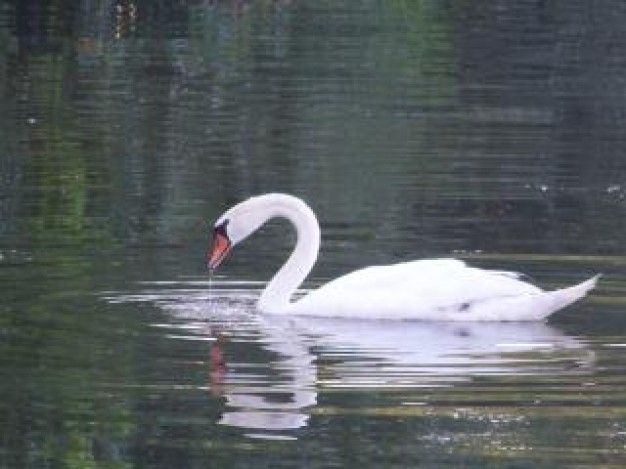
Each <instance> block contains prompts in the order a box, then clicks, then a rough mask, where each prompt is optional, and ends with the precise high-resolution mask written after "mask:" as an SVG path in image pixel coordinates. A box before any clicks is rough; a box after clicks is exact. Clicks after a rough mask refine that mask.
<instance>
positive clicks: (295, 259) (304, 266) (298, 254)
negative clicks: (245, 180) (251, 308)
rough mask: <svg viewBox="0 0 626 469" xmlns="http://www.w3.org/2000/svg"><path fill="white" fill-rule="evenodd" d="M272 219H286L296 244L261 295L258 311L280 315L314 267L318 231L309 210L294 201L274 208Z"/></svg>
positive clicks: (293, 199)
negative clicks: (294, 234)
mask: <svg viewBox="0 0 626 469" xmlns="http://www.w3.org/2000/svg"><path fill="white" fill-rule="evenodd" d="M274 217H282V218H286V219H287V220H289V221H290V222H291V223H292V224H293V226H294V227H295V229H296V245H295V247H294V250H293V251H292V253H291V255H290V256H289V258H288V259H287V261H286V262H285V264H284V265H283V266H282V267H281V268H280V270H279V271H278V272H277V273H276V274H275V275H274V277H273V278H272V279H271V280H270V282H269V283H268V284H267V287H266V288H265V290H264V291H263V293H262V294H261V298H260V299H259V309H260V310H261V311H264V312H270V313H283V312H288V310H289V307H290V306H291V305H292V303H291V298H292V296H293V294H294V293H295V291H296V289H297V288H298V287H299V286H300V285H301V284H302V282H303V281H304V279H305V278H306V277H307V275H308V274H309V272H310V271H311V269H312V268H313V266H314V265H315V261H316V260H317V255H318V251H319V247H320V228H319V224H318V222H317V218H316V217H315V214H314V213H313V211H312V210H311V209H310V208H309V206H308V205H306V204H305V203H304V202H302V201H301V200H299V199H296V198H288V199H285V200H284V201H282V202H281V203H280V204H278V205H276V207H275V208H274V210H273V212H272V214H271V215H270V217H269V218H274Z"/></svg>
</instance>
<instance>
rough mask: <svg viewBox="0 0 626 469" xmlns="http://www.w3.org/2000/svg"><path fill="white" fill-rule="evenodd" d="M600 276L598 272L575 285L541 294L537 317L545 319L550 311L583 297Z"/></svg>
mask: <svg viewBox="0 0 626 469" xmlns="http://www.w3.org/2000/svg"><path fill="white" fill-rule="evenodd" d="M601 276H602V274H598V275H595V276H593V277H591V278H590V279H588V280H585V281H584V282H581V283H579V284H577V285H574V286H571V287H567V288H561V289H560V290H554V291H550V292H545V293H543V294H541V295H540V296H541V298H540V301H541V305H540V306H539V305H538V306H539V307H538V308H537V310H536V311H537V313H538V315H539V317H537V319H545V318H547V317H548V316H550V315H551V314H552V313H555V312H556V311H558V310H560V309H562V308H565V307H566V306H569V305H571V304H572V303H574V302H576V301H578V300H580V299H581V298H583V297H584V296H585V295H587V293H589V291H590V290H592V289H593V288H595V286H596V283H597V282H598V279H599V278H600V277H601Z"/></svg>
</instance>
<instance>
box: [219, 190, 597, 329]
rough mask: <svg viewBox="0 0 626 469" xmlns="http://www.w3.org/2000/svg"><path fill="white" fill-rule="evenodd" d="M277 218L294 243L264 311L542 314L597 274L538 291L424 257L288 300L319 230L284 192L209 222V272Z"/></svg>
mask: <svg viewBox="0 0 626 469" xmlns="http://www.w3.org/2000/svg"><path fill="white" fill-rule="evenodd" d="M273 217H284V218H287V219H288V220H289V221H291V222H292V223H293V225H294V226H295V227H296V232H297V235H298V240H297V243H296V247H295V249H294V251H293V253H292V254H291V256H290V257H289V259H288V260H287V262H286V263H285V265H284V266H283V267H282V268H281V269H280V270H279V271H278V273H277V274H276V275H275V276H274V278H273V279H272V280H271V281H270V283H269V284H268V285H267V287H266V288H265V290H264V291H263V293H262V295H261V298H260V299H259V305H258V306H259V309H261V310H262V311H263V312H268V313H278V314H280V313H295V314H303V315H314V316H340V317H361V318H392V319H410V318H413V319H429V320H447V321H486V320H492V321H529V320H540V319H543V318H545V317H547V316H549V315H550V314H552V313H553V312H555V311H557V310H558V309H561V308H563V307H565V306H567V305H569V304H571V303H572V302H574V301H576V300H578V299H579V298H581V297H583V296H584V295H585V294H586V293H587V292H588V291H589V290H590V289H591V288H593V287H594V286H595V283H596V279H597V277H594V278H591V279H590V280H587V281H586V282H583V283H581V284H579V285H576V286H573V287H569V288H564V289H561V290H556V291H551V292H544V291H542V290H540V289H539V288H537V287H535V286H534V285H531V284H529V283H526V282H524V281H523V280H521V279H520V275H518V274H515V273H512V272H502V271H491V270H483V269H477V268H473V267H468V266H466V265H465V263H463V262H462V261H459V260H455V259H431V260H420V261H413V262H407V263H402V264H396V265H391V266H376V267H368V268H365V269H361V270H357V271H355V272H353V273H351V274H348V275H345V276H343V277H340V278H338V279H335V280H333V281H332V282H329V283H328V284H326V285H324V286H323V287H321V288H319V289H317V290H315V291H312V292H310V293H309V294H308V295H306V296H305V297H304V298H302V299H300V300H298V301H296V302H291V296H292V295H293V293H294V291H295V290H296V288H297V287H298V286H299V285H300V284H301V283H302V281H303V280H304V279H305V278H306V276H307V274H308V273H309V272H310V270H311V268H312V267H313V265H314V263H315V261H316V259H317V254H318V250H319V244H320V230H319V225H318V223H317V219H316V218H315V214H314V213H313V211H312V210H311V209H310V208H309V207H308V206H307V205H306V204H305V203H304V202H302V201H301V200H300V199H297V198H295V197H292V196H289V195H284V194H267V195H262V196H259V197H253V198H250V199H248V200H246V201H244V202H241V203H240V204H238V205H236V206H234V207H233V208H231V209H230V210H228V211H227V212H226V213H224V214H223V215H222V216H221V217H220V218H219V219H218V220H217V222H216V224H215V230H214V238H213V247H212V249H211V251H210V253H209V267H210V268H211V269H215V268H216V267H217V266H218V265H219V264H220V262H221V261H222V260H223V259H224V257H225V256H226V254H227V253H228V251H229V250H230V248H231V247H232V246H234V245H235V244H237V243H238V242H240V241H242V240H243V239H245V238H246V237H248V236H249V235H250V234H252V233H253V232H254V231H256V230H257V229H258V228H259V227H260V226H261V225H263V224H264V223H265V222H266V221H267V220H269V219H270V218H273Z"/></svg>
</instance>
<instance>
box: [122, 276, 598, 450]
mask: <svg viewBox="0 0 626 469" xmlns="http://www.w3.org/2000/svg"><path fill="white" fill-rule="evenodd" d="M192 286H193V288H189V287H192ZM205 286H206V285H205V283H202V282H201V283H198V284H196V282H189V284H188V285H187V284H185V285H177V288H175V289H171V290H167V289H159V290H158V291H157V290H153V289H150V290H148V294H141V295H131V296H119V295H118V296H116V297H115V298H116V299H118V300H119V299H120V298H121V299H122V300H123V301H151V302H155V303H157V304H158V305H159V306H160V307H162V308H164V309H165V310H166V311H167V312H168V314H169V315H171V317H172V318H173V319H174V320H173V322H172V323H171V324H155V326H157V327H163V328H167V329H172V328H174V329H175V330H176V332H175V333H174V334H167V336H168V337H170V338H172V339H174V340H184V339H187V340H194V341H197V340H198V339H200V340H202V341H205V340H206V339H209V340H211V341H212V344H211V347H210V349H209V350H208V355H209V359H210V362H211V370H210V373H209V378H208V379H209V382H210V389H211V392H212V393H214V394H215V395H216V396H220V397H221V398H223V399H224V404H225V406H224V409H223V410H222V412H221V416H220V419H219V423H220V424H223V425H229V426H234V427H238V428H242V429H245V430H248V431H249V432H250V433H251V434H252V436H258V437H263V438H291V437H293V435H289V434H288V433H285V432H286V431H289V430H294V429H297V428H300V427H303V426H305V425H307V424H308V421H309V416H310V415H311V414H314V413H315V412H316V406H317V405H318V401H319V400H321V399H319V394H320V393H325V392H327V391H329V390H330V391H332V390H334V389H337V388H339V389H342V390H347V391H350V390H359V391H361V390H363V389H364V388H369V389H373V390H374V391H385V390H389V389H397V388H401V389H403V391H402V393H400V395H398V396H399V397H398V398H399V399H402V400H403V402H421V403H423V404H428V401H429V399H430V397H429V396H439V394H433V393H432V389H433V388H438V387H442V386H448V387H449V386H455V387H456V386H461V387H462V386H464V385H465V383H471V382H472V380H473V379H474V377H484V376H489V375H506V376H520V375H532V376H533V380H534V379H535V378H534V377H536V378H537V379H541V377H553V376H563V375H571V374H579V373H587V372H589V370H588V367H589V366H593V355H592V352H591V351H589V350H587V349H586V348H585V344H584V343H583V342H581V341H578V340H577V339H576V338H574V337H571V336H567V335H565V334H564V333H563V332H562V331H560V330H559V329H558V328H557V327H553V326H550V325H547V324H544V323H542V322H508V323H500V322H490V323H484V322H482V323H481V322H469V323H460V322H455V323H451V322H424V321H385V320H371V319H367V320H365V319H350V318H320V317H308V316H277V315H269V316H266V315H258V314H255V311H254V301H253V299H254V298H256V297H257V296H258V290H257V289H256V287H255V286H250V287H249V288H242V286H241V285H236V286H237V288H234V286H235V285H233V284H232V283H230V282H219V281H217V282H214V285H213V287H214V288H213V290H212V291H211V295H210V301H211V307H210V308H208V309H207V305H206V292H205V291H204V287H205ZM193 292H197V295H195V294H193ZM185 331H187V333H185ZM242 345H243V346H242ZM231 347H232V348H231ZM237 350H240V351H242V352H243V353H239V352H237ZM421 388H425V389H424V392H422V391H421V390H420V389H421ZM410 389H413V390H411V391H409V390H410ZM472 389H473V388H472ZM459 392H463V391H462V388H460V391H459ZM433 398H434V397H433Z"/></svg>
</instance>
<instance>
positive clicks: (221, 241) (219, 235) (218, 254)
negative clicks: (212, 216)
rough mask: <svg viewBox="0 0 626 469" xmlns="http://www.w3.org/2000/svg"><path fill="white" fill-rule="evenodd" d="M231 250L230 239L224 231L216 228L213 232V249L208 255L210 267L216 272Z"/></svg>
mask: <svg viewBox="0 0 626 469" xmlns="http://www.w3.org/2000/svg"><path fill="white" fill-rule="evenodd" d="M230 248H231V242H230V239H228V236H227V235H226V233H225V231H224V229H223V228H222V229H220V228H216V229H215V231H214V232H213V247H212V248H211V250H210V251H209V252H208V253H207V258H208V267H209V269H210V270H215V269H217V268H218V266H219V265H220V264H221V263H222V261H223V260H224V258H225V257H226V255H227V254H228V252H229V251H230Z"/></svg>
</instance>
